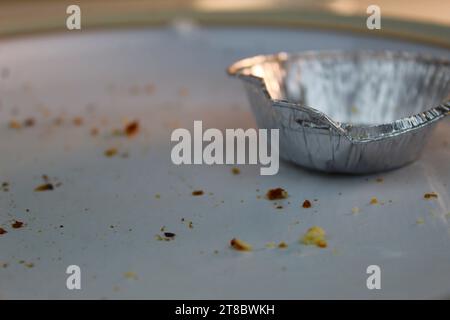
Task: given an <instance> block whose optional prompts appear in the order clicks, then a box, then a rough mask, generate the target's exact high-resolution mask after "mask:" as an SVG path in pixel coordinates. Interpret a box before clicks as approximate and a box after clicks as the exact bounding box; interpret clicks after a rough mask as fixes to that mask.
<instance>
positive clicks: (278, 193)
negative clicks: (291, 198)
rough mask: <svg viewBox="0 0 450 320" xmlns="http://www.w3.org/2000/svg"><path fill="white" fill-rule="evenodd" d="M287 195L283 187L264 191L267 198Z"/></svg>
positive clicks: (282, 197) (276, 198) (278, 197)
mask: <svg viewBox="0 0 450 320" xmlns="http://www.w3.org/2000/svg"><path fill="white" fill-rule="evenodd" d="M287 197H288V193H287V191H286V190H284V189H283V188H275V189H270V190H269V191H267V193H266V198H267V199H269V200H279V199H286V198H287Z"/></svg>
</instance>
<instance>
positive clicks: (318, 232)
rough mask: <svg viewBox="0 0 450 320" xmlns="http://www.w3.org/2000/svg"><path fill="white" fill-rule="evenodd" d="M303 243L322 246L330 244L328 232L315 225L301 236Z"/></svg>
mask: <svg viewBox="0 0 450 320" xmlns="http://www.w3.org/2000/svg"><path fill="white" fill-rule="evenodd" d="M301 243H303V244H305V245H316V246H318V247H320V248H326V247H327V246H328V244H327V241H326V233H325V230H323V229H322V228H321V227H318V226H313V227H311V228H309V229H308V231H307V232H306V233H305V234H304V236H303V237H302V238H301Z"/></svg>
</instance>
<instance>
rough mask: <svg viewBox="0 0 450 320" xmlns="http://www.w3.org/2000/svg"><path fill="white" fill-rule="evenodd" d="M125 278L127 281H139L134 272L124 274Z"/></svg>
mask: <svg viewBox="0 0 450 320" xmlns="http://www.w3.org/2000/svg"><path fill="white" fill-rule="evenodd" d="M123 276H124V277H125V278H126V279H132V280H137V279H138V276H137V274H136V273H135V272H132V271H128V272H125V273H124V274H123Z"/></svg>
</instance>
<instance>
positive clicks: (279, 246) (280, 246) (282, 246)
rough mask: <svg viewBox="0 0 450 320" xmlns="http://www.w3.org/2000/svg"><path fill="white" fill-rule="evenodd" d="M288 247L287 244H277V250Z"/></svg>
mask: <svg viewBox="0 0 450 320" xmlns="http://www.w3.org/2000/svg"><path fill="white" fill-rule="evenodd" d="M287 247H288V245H287V243H286V242H284V241H282V242H280V243H279V244H278V248H280V249H286V248H287Z"/></svg>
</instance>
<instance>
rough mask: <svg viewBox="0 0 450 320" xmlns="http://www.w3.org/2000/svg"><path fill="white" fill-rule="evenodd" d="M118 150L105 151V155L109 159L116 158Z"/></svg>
mask: <svg viewBox="0 0 450 320" xmlns="http://www.w3.org/2000/svg"><path fill="white" fill-rule="evenodd" d="M117 152H118V151H117V149H116V148H109V149H107V150H105V152H104V155H105V156H106V157H108V158H111V157H114V156H115V155H116V154H117Z"/></svg>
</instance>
